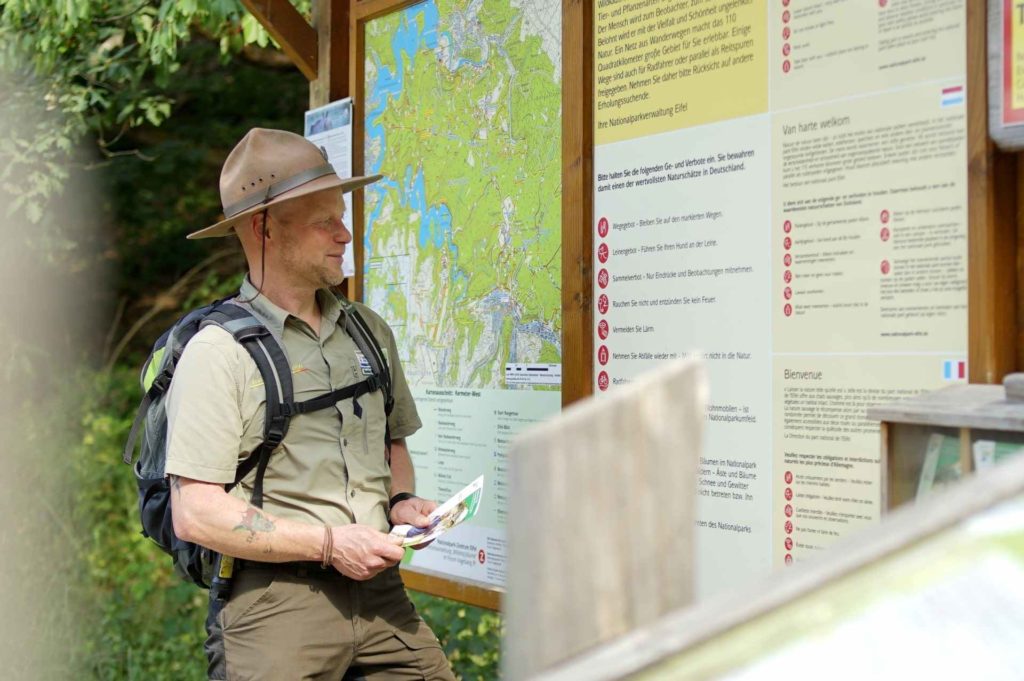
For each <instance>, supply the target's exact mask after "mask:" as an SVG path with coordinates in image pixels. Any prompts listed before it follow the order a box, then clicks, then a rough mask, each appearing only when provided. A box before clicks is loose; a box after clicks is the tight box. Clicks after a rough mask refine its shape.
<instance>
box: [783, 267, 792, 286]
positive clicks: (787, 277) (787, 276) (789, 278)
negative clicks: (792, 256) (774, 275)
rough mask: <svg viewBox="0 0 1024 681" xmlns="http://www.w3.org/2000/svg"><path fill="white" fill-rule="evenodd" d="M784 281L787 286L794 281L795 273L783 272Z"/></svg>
mask: <svg viewBox="0 0 1024 681" xmlns="http://www.w3.org/2000/svg"><path fill="white" fill-rule="evenodd" d="M782 281H784V282H786V283H787V284H788V283H789V282H791V281H793V273H792V272H790V271H789V270H786V271H785V272H783V273H782Z"/></svg>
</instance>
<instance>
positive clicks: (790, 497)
mask: <svg viewBox="0 0 1024 681" xmlns="http://www.w3.org/2000/svg"><path fill="white" fill-rule="evenodd" d="M785 494H786V501H792V500H793V489H792V488H791V487H787V488H786V493H785Z"/></svg>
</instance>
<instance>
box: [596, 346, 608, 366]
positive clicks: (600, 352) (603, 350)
mask: <svg viewBox="0 0 1024 681" xmlns="http://www.w3.org/2000/svg"><path fill="white" fill-rule="evenodd" d="M597 361H598V362H600V363H601V366H604V365H605V364H607V363H608V346H606V345H602V346H601V347H599V348H598V349H597Z"/></svg>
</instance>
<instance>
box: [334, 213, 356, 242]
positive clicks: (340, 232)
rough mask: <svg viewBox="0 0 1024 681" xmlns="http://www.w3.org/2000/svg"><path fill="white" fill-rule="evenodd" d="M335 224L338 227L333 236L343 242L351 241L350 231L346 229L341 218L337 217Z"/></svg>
mask: <svg viewBox="0 0 1024 681" xmlns="http://www.w3.org/2000/svg"><path fill="white" fill-rule="evenodd" d="M337 226H338V229H337V230H335V233H334V238H335V239H337V240H338V241H340V242H341V243H343V244H347V243H351V242H352V232H350V231H349V230H348V227H347V226H346V225H345V222H344V221H343V220H342V219H341V218H338V224H337Z"/></svg>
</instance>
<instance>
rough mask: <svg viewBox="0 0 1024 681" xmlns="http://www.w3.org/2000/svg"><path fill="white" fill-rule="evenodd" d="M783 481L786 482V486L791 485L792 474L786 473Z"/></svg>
mask: <svg viewBox="0 0 1024 681" xmlns="http://www.w3.org/2000/svg"><path fill="white" fill-rule="evenodd" d="M783 479H784V480H785V481H786V484H787V485H792V484H793V474H792V473H790V472H789V471H786V474H785V475H784V476H783Z"/></svg>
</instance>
